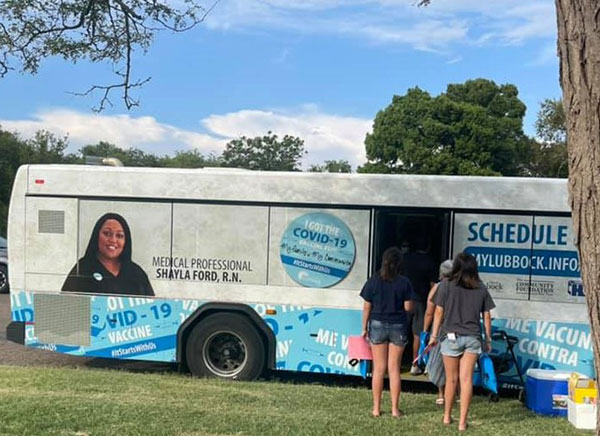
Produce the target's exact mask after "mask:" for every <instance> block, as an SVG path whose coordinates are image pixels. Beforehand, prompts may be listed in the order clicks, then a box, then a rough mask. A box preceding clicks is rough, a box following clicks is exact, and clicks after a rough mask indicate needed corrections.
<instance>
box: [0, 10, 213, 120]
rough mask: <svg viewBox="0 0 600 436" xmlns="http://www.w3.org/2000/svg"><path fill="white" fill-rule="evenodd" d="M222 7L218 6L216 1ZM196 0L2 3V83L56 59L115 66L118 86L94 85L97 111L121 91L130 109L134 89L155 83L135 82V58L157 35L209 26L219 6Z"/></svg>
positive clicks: (0, 70)
mask: <svg viewBox="0 0 600 436" xmlns="http://www.w3.org/2000/svg"><path fill="white" fill-rule="evenodd" d="M216 1H218V0H216ZM216 1H215V2H212V3H208V6H206V7H205V6H204V5H202V4H201V3H200V2H199V1H196V0H182V1H178V2H173V1H158V0H84V1H82V0H44V1H39V0H0V77H3V76H5V75H6V74H7V73H8V72H9V71H11V70H13V69H16V70H20V71H22V72H25V73H31V74H35V73H36V72H37V71H38V69H39V66H40V63H41V62H42V61H43V60H44V59H46V58H48V57H52V56H58V57H62V58H63V59H65V60H68V61H72V62H77V61H79V60H82V59H87V60H89V61H91V62H109V63H111V64H112V66H113V70H114V71H115V74H116V77H117V79H116V80H115V83H112V84H106V85H94V86H92V87H91V88H90V89H89V90H88V91H87V92H84V94H89V93H91V92H93V91H99V92H100V93H101V95H102V98H101V100H100V103H99V105H98V106H97V108H96V109H97V110H102V109H103V108H104V107H105V106H106V105H107V104H109V105H112V103H111V101H110V99H109V96H110V92H111V91H112V90H115V89H120V90H121V92H122V99H123V102H124V104H125V106H126V107H127V108H128V109H130V108H131V107H132V106H137V105H138V101H137V100H136V99H135V98H133V97H132V96H131V90H132V88H135V87H139V86H141V85H143V84H144V83H145V82H147V81H148V80H150V78H149V77H147V78H143V79H136V78H134V77H132V59H133V53H134V52H136V51H141V52H143V53H145V52H146V51H147V50H148V48H149V47H150V45H151V44H152V41H153V38H154V36H155V34H156V32H159V31H161V30H169V31H173V32H183V31H186V30H188V29H191V28H192V27H194V26H195V25H197V24H198V23H200V22H201V21H203V20H204V18H205V17H206V15H207V14H208V13H209V11H210V10H211V9H212V8H213V7H214V5H215V4H216Z"/></svg>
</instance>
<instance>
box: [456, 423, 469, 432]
mask: <svg viewBox="0 0 600 436" xmlns="http://www.w3.org/2000/svg"><path fill="white" fill-rule="evenodd" d="M468 427H469V425H468V424H467V423H466V422H465V426H464V427H463V428H460V425H459V426H458V431H467V428H468Z"/></svg>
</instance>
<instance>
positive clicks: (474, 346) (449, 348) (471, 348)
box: [440, 335, 482, 357]
mask: <svg viewBox="0 0 600 436" xmlns="http://www.w3.org/2000/svg"><path fill="white" fill-rule="evenodd" d="M440 350H441V352H442V354H443V355H444V356H450V357H459V356H462V355H463V353H465V352H467V353H473V354H481V351H482V349H481V339H479V337H478V336H459V335H456V340H455V341H451V340H450V339H448V337H446V338H445V339H444V340H443V341H442V343H441V349H440Z"/></svg>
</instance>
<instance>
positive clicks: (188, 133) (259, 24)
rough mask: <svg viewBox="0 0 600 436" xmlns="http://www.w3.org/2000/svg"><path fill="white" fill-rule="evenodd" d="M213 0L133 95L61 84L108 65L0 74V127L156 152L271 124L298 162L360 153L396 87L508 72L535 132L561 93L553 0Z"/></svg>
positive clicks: (152, 62)
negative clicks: (294, 143) (295, 143)
mask: <svg viewBox="0 0 600 436" xmlns="http://www.w3.org/2000/svg"><path fill="white" fill-rule="evenodd" d="M415 3H416V1H415V0H346V1H333V0H304V1H301V0H288V1H285V0H221V1H220V3H219V4H218V5H217V6H216V8H215V9H214V10H213V12H212V13H211V14H210V15H209V16H208V17H207V19H206V21H205V22H204V23H202V24H201V25H199V26H198V27H196V28H194V29H193V30H191V31H189V32H187V33H183V34H176V35H174V34H171V33H169V32H163V33H161V34H160V35H158V36H157V38H156V41H155V44H154V45H153V46H152V47H151V48H150V50H149V52H148V53H147V54H146V55H145V56H141V55H139V56H137V57H136V60H135V63H134V72H133V76H134V77H135V78H142V79H143V78H146V77H147V76H151V77H152V79H151V81H150V82H149V83H147V84H146V85H145V86H144V87H143V88H142V89H141V90H140V91H136V95H137V96H138V97H139V98H140V101H141V106H140V107H137V108H134V109H133V110H131V111H127V110H126V109H125V107H124V106H123V105H122V103H121V101H120V100H119V96H118V95H116V94H115V95H113V96H112V100H113V103H114V107H111V108H108V109H106V110H105V111H103V112H102V113H101V114H96V113H94V112H92V111H91V108H92V107H93V106H94V105H95V104H96V103H97V102H98V99H99V97H98V95H96V97H95V98H87V97H78V96H74V95H72V94H70V93H69V92H81V91H85V90H86V89H87V88H89V86H91V85H92V84H104V83H110V81H111V80H113V77H112V75H111V71H112V70H111V66H110V65H92V64H88V63H85V62H81V63H78V64H71V63H66V62H64V61H62V60H60V59H50V60H47V61H45V62H44V63H43V64H42V66H41V68H40V72H39V73H38V74H37V75H35V76H28V75H21V74H18V73H13V74H10V75H8V76H7V77H5V78H4V79H0V125H1V126H2V128H4V129H8V130H11V131H16V132H19V133H20V134H21V136H22V137H25V138H26V137H30V136H31V135H32V134H33V133H34V132H35V131H36V130H39V129H46V130H49V131H51V132H53V133H55V134H57V135H59V136H63V135H68V136H69V143H70V144H71V145H70V151H77V150H78V149H79V148H80V147H81V146H82V145H85V144H88V143H95V142H97V141H100V140H106V141H109V142H112V143H114V144H116V145H118V146H120V147H123V148H127V147H137V148H141V149H143V150H145V151H149V152H153V153H158V154H172V153H174V152H175V150H185V149H188V148H192V147H194V148H198V149H199V150H200V151H201V152H203V153H210V152H213V153H220V152H221V151H222V149H223V147H224V145H225V144H226V143H227V141H229V140H231V139H232V138H235V137H238V136H240V135H246V136H258V135H263V134H265V133H266V132H267V131H268V130H271V131H273V132H276V133H278V134H280V135H284V134H291V135H297V136H300V137H301V138H303V139H304V140H305V147H306V149H307V151H308V155H307V156H306V158H305V160H304V162H303V166H304V167H305V168H306V167H307V166H308V165H310V164H312V163H319V162H322V161H324V160H326V159H347V160H348V161H350V162H351V163H352V165H353V166H354V167H356V166H357V165H360V164H362V163H364V161H365V156H364V137H365V134H366V133H367V132H369V131H370V129H371V127H372V122H373V118H374V116H375V115H376V114H377V112H378V111H379V110H381V109H383V108H385V107H386V106H387V105H388V104H389V103H390V101H391V99H392V96H393V95H394V94H397V95H402V94H404V93H405V92H406V90H407V89H409V88H412V87H415V86H418V87H420V88H422V89H424V90H426V91H428V92H430V93H431V94H433V95H437V94H439V93H440V92H443V91H444V90H445V89H446V86H447V85H448V84H449V83H462V82H464V81H465V80H468V79H474V78H479V77H483V78H487V79H491V80H494V81H495V82H496V83H498V84H502V83H513V84H515V85H517V87H518V88H519V95H520V98H521V99H522V100H523V101H524V102H525V104H526V105H527V115H526V118H525V125H524V127H525V131H526V132H527V133H528V134H530V135H533V134H534V129H533V124H534V122H535V118H536V113H537V111H538V108H539V103H540V102H541V101H542V100H543V99H545V98H558V97H560V88H559V84H558V59H557V57H556V18H555V9H554V1H553V0H526V1H524V0H434V1H433V4H432V5H431V6H430V7H428V8H417V7H416V6H415Z"/></svg>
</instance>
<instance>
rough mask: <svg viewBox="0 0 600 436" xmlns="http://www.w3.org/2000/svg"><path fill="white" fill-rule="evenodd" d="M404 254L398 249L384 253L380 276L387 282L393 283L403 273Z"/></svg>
mask: <svg viewBox="0 0 600 436" xmlns="http://www.w3.org/2000/svg"><path fill="white" fill-rule="evenodd" d="M402 260H403V257H402V252H401V251H400V249H399V248H398V247H390V248H388V249H387V250H385V251H384V252H383V260H382V261H381V269H380V270H379V276H380V277H381V280H383V281H386V282H391V281H393V280H394V279H395V278H396V277H398V275H400V273H401V272H402V265H403V262H402Z"/></svg>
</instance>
